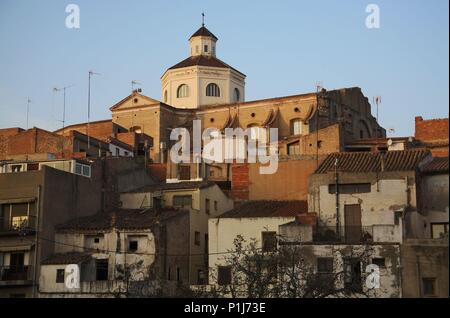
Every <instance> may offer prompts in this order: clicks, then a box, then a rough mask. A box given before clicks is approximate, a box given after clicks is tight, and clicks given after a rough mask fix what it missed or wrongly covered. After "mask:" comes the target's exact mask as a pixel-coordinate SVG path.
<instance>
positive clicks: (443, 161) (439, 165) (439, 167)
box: [421, 157, 449, 173]
mask: <svg viewBox="0 0 450 318" xmlns="http://www.w3.org/2000/svg"><path fill="white" fill-rule="evenodd" d="M448 161H449V160H448V157H435V158H433V160H432V161H431V162H429V163H428V164H426V165H424V166H423V167H422V169H421V171H422V172H424V173H448Z"/></svg>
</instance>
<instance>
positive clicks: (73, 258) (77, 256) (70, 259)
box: [41, 252, 92, 265]
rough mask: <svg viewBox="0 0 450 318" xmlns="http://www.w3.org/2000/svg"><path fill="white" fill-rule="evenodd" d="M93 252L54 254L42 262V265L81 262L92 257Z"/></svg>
mask: <svg viewBox="0 0 450 318" xmlns="http://www.w3.org/2000/svg"><path fill="white" fill-rule="evenodd" d="M91 257H92V256H91V253H86V252H69V253H58V254H53V255H51V256H50V257H49V258H47V259H45V260H43V261H42V262H41V264H42V265H60V264H80V263H84V262H86V261H88V260H90V259H91Z"/></svg>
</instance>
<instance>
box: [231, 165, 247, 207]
mask: <svg viewBox="0 0 450 318" xmlns="http://www.w3.org/2000/svg"><path fill="white" fill-rule="evenodd" d="M231 179H232V183H231V184H232V185H231V196H232V198H233V200H235V201H243V200H248V199H249V192H250V191H249V186H250V179H249V167H248V164H233V165H232V166H231Z"/></svg>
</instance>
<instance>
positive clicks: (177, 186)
mask: <svg viewBox="0 0 450 318" xmlns="http://www.w3.org/2000/svg"><path fill="white" fill-rule="evenodd" d="M213 185H215V183H214V182H213V181H181V182H174V183H166V182H164V183H160V184H154V185H148V186H145V187H142V188H139V189H136V190H133V191H127V192H135V193H141V192H152V191H158V190H188V189H205V188H209V187H212V186H213Z"/></svg>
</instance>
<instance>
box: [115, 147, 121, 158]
mask: <svg viewBox="0 0 450 318" xmlns="http://www.w3.org/2000/svg"><path fill="white" fill-rule="evenodd" d="M119 156H120V149H119V148H116V157H119Z"/></svg>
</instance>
